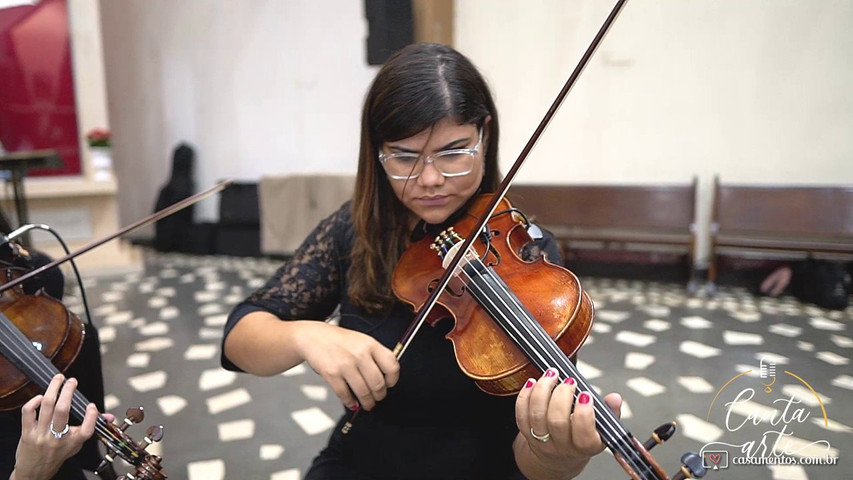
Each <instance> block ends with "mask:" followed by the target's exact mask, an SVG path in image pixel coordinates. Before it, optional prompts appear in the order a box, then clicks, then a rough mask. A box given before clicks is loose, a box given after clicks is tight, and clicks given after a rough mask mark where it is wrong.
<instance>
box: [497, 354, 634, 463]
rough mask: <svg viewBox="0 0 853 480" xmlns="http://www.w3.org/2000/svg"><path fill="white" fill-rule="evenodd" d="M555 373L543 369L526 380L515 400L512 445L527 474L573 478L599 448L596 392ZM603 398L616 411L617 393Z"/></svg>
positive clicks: (601, 446) (620, 403)
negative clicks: (580, 388) (513, 443)
mask: <svg viewBox="0 0 853 480" xmlns="http://www.w3.org/2000/svg"><path fill="white" fill-rule="evenodd" d="M555 373H556V372H555V371H554V370H552V369H548V370H547V371H546V372H545V373H544V374H543V375H542V377H540V378H539V379H538V380H534V379H530V380H528V381H527V383H526V384H525V386H524V387H523V388H522V389H521V391H520V392H519V394H518V398H517V400H516V423H517V425H518V429H519V434H518V437H517V439H516V442H515V445H514V450H515V454H516V461H517V463H518V465H519V468H521V469H522V472H523V473H524V474H525V475H526V476H527V477H528V478H572V477H573V476H574V475H576V474H577V473H579V472H580V471H581V470H582V469H583V467H584V465H586V462H587V461H588V460H589V458H590V457H592V456H593V455H596V454H598V453H599V452H601V451H602V450H604V444H603V443H602V442H601V438H600V437H599V434H598V432H597V430H596V428H595V405H594V402H595V397H594V396H593V395H591V394H590V393H589V392H584V391H579V392H578V391H577V389H578V385H577V383H576V382H575V381H574V379H573V378H566V379H564V380H562V381H561V380H560V379H559V375H556V374H555ZM605 402H606V403H607V405H608V407H609V408H611V409H612V410H613V411H614V413H616V415H617V416H619V415H620V410H621V405H622V398H621V397H620V396H619V395H618V394H615V393H614V394H610V395H607V396H606V397H605Z"/></svg>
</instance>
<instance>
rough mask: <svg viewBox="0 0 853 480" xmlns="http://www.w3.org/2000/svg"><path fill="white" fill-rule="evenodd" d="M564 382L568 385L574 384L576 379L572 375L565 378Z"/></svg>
mask: <svg viewBox="0 0 853 480" xmlns="http://www.w3.org/2000/svg"><path fill="white" fill-rule="evenodd" d="M563 383H565V384H566V385H574V384H575V379H574V378H572V377H566V379H565V380H563Z"/></svg>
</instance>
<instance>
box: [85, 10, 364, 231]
mask: <svg viewBox="0 0 853 480" xmlns="http://www.w3.org/2000/svg"><path fill="white" fill-rule="evenodd" d="M101 9H102V17H103V34H104V49H105V57H106V65H107V81H108V85H107V88H108V91H109V98H110V118H111V119H112V127H113V130H114V131H115V143H116V146H115V157H116V158H115V163H116V170H117V175H118V177H119V183H120V187H121V191H122V194H121V213H122V219H123V220H124V221H125V222H130V221H132V220H135V219H138V218H140V217H142V216H144V215H146V214H148V213H150V212H151V210H152V209H153V206H154V200H155V198H156V195H157V191H158V189H159V187H160V186H162V185H163V184H164V183H165V182H166V181H167V179H168V177H169V174H170V168H171V151H172V149H173V148H174V146H175V145H176V144H177V143H178V142H181V141H187V142H188V143H190V144H191V145H193V146H194V147H195V148H196V153H197V163H196V175H195V177H196V182H197V187H198V189H199V190H201V189H204V188H207V187H209V186H211V185H213V184H214V183H215V182H216V181H218V180H221V179H223V178H236V179H238V180H239V179H248V180H257V179H258V178H259V177H260V176H261V175H263V174H267V173H286V172H327V171H332V172H354V171H355V164H356V159H357V153H358V135H359V125H358V119H359V111H360V107H361V102H362V98H363V96H364V93H365V92H366V90H367V87H368V85H369V82H370V80H371V79H372V77H373V75H374V73H375V70H376V67H369V66H367V64H366V60H365V58H366V54H365V46H364V45H365V37H366V35H367V33H366V32H367V27H366V20H365V19H364V13H363V2H361V1H355V0H322V1H317V0H288V1H279V0H251V1H240V2H219V1H213V0H182V1H180V2H174V1H171V0H146V1H145V2H138V1H131V0H118V1H116V0H110V1H101ZM216 208H217V203H216V202H215V201H213V200H211V201H205V202H203V203H202V204H201V205H199V207H198V208H197V211H198V212H199V214H200V217H201V218H214V217H215V216H216Z"/></svg>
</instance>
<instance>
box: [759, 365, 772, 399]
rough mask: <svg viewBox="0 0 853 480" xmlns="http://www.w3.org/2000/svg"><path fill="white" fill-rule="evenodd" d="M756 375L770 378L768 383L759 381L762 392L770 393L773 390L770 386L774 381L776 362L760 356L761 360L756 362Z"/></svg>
mask: <svg viewBox="0 0 853 480" xmlns="http://www.w3.org/2000/svg"><path fill="white" fill-rule="evenodd" d="M758 377H759V378H770V379H771V380H770V383H764V382H763V381H762V382H761V384H762V385H764V393H770V392H772V391H773V389H772V388H770V387H772V386H773V384H774V383H776V363H774V362H771V361H766V363H765V360H764V357H761V360H760V361H759V362H758Z"/></svg>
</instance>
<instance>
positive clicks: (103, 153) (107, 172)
mask: <svg viewBox="0 0 853 480" xmlns="http://www.w3.org/2000/svg"><path fill="white" fill-rule="evenodd" d="M111 140H112V135H111V134H110V131H109V130H107V129H104V128H96V129H94V130H92V131H90V132H89V133H87V134H86V141H87V142H88V143H89V152H90V153H91V156H90V159H91V165H92V180H94V181H96V182H106V181H110V180H112V179H113V155H112V150H111V149H110V146H111V145H112V143H111Z"/></svg>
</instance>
